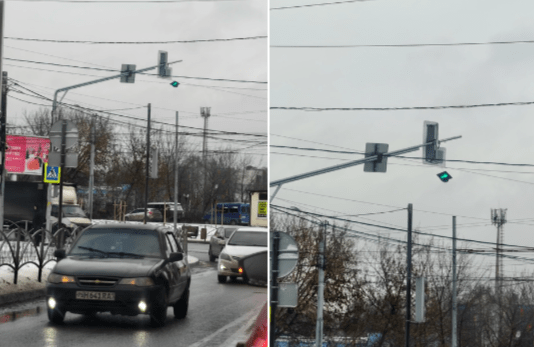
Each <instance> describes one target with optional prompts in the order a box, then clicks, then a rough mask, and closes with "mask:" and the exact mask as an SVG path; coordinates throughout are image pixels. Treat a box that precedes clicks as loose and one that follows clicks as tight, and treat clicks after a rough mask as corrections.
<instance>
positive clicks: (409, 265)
mask: <svg viewBox="0 0 534 347" xmlns="http://www.w3.org/2000/svg"><path fill="white" fill-rule="evenodd" d="M412 214H413V206H412V204H408V246H407V247H408V250H407V257H406V263H407V264H406V269H407V271H406V272H407V275H406V331H405V344H404V346H405V347H410V320H411V319H412Z"/></svg>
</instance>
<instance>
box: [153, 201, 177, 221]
mask: <svg viewBox="0 0 534 347" xmlns="http://www.w3.org/2000/svg"><path fill="white" fill-rule="evenodd" d="M147 205H148V207H152V208H157V209H158V210H159V212H161V218H162V220H165V221H166V222H173V221H174V202H172V201H168V202H149V203H148V204H147ZM176 207H177V208H176V222H179V221H180V219H181V218H183V217H184V209H183V208H182V205H181V204H180V203H177V204H176Z"/></svg>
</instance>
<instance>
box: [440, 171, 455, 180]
mask: <svg viewBox="0 0 534 347" xmlns="http://www.w3.org/2000/svg"><path fill="white" fill-rule="evenodd" d="M438 177H439V179H440V180H441V181H442V182H449V180H450V179H451V178H452V176H451V175H450V174H449V173H448V172H447V171H443V172H440V173H439V174H438Z"/></svg>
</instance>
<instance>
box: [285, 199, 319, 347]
mask: <svg viewBox="0 0 534 347" xmlns="http://www.w3.org/2000/svg"><path fill="white" fill-rule="evenodd" d="M291 209H292V210H294V211H298V212H302V213H306V214H308V215H309V216H310V217H314V218H317V217H316V216H313V215H311V214H309V213H308V212H305V211H302V210H300V209H299V208H298V207H296V206H292V207H291ZM317 219H318V220H319V222H320V223H321V226H322V230H321V232H320V233H319V264H318V265H319V266H318V267H319V285H318V287H317V324H316V327H315V346H316V347H322V346H323V306H324V298H323V297H324V270H325V239H326V226H327V224H328V221H327V220H324V221H323V222H321V220H320V219H319V218H317Z"/></svg>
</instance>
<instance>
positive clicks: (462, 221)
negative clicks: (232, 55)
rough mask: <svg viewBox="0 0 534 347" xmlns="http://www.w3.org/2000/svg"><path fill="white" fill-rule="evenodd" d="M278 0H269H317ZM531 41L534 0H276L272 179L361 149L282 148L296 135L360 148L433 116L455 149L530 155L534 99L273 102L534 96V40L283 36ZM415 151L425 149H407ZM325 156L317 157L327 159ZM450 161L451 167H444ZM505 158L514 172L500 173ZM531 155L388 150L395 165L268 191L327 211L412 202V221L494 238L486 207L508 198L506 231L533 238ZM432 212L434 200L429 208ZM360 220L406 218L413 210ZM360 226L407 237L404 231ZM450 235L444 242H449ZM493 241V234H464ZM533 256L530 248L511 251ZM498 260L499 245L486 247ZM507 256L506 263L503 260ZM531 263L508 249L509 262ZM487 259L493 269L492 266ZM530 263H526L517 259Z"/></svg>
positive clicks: (311, 142) (393, 142)
mask: <svg viewBox="0 0 534 347" xmlns="http://www.w3.org/2000/svg"><path fill="white" fill-rule="evenodd" d="M309 3H310V2H309V1H304V0H299V1H287V0H284V1H281V0H272V1H271V4H270V6H271V8H277V7H287V6H293V5H295V6H296V5H302V4H309ZM519 40H534V4H532V2H529V1H513V2H501V1H481V0H475V1H469V2H465V1H446V2H445V1H441V2H438V1H402V2H395V1H387V0H377V1H365V2H352V3H347V4H340V5H329V6H316V7H304V8H302V7H301V8H293V9H283V10H271V13H270V44H271V50H270V85H271V86H270V88H271V93H270V105H271V107H274V108H276V109H272V110H271V113H270V144H271V152H270V153H271V155H270V170H271V171H270V174H271V181H272V180H278V179H282V178H286V177H289V176H292V175H296V174H299V173H304V172H308V171H311V170H315V169H319V168H323V167H327V166H331V165H336V164H340V163H343V162H345V161H348V160H351V159H352V160H353V159H359V158H362V157H363V156H362V155H358V154H341V153H331V152H320V151H309V150H307V151H305V150H295V149H283V148H276V147H273V146H294V147H305V148H319V149H329V150H339V151H357V152H364V151H365V144H366V143H367V142H375V143H388V144H389V149H390V150H396V149H402V148H405V147H409V146H413V145H417V144H420V143H421V142H422V137H423V122H424V121H425V120H429V121H435V122H439V128H440V130H439V133H440V138H446V137H452V136H456V135H461V136H462V138H461V139H458V140H454V141H450V142H447V143H443V144H442V147H445V148H446V149H447V158H448V159H456V160H469V161H478V162H498V163H515V164H530V165H534V158H533V154H532V152H533V151H532V149H533V148H534V137H533V136H532V129H534V116H533V115H534V105H525V106H503V107H481V108H464V109H444V110H403V111H393V110H390V111H358V110H352V111H321V112H311V111H302V110H280V109H277V108H279V107H316V108H362V107H363V108H395V107H417V106H445V105H474V104H486V103H502V102H520V101H525V102H528V101H534V87H533V86H534V84H533V83H532V81H534V65H533V64H532V59H533V57H534V44H532V43H517V44H501V45H498V44H491V45H490V44H486V45H461V46H426V47H353V48H281V47H274V46H282V45H285V46H298V45H310V46H311V45H400V44H422V43H426V44H430V43H433V44H435V43H464V42H492V41H519ZM406 156H410V157H421V156H422V151H417V152H413V153H410V154H406ZM319 157H320V158H319ZM443 170H447V172H449V173H450V174H451V175H452V177H453V179H452V180H450V181H449V182H448V183H443V182H441V181H440V180H439V179H438V177H437V176H436V175H437V174H438V173H439V172H441V171H443ZM501 171H508V172H501ZM533 193H534V167H533V166H530V167H529V166H526V167H517V166H504V165H495V164H492V165H488V164H473V163H463V162H448V163H447V167H446V168H445V169H443V168H440V167H434V166H430V165H423V164H422V160H421V159H418V160H414V159H400V158H392V159H389V160H388V167H387V173H367V172H365V173H364V172H363V165H360V166H356V167H352V168H349V169H343V170H341V171H337V172H333V173H328V174H324V175H321V176H317V177H314V178H308V179H304V180H302V181H299V182H294V183H288V184H286V185H284V186H283V187H282V189H281V190H280V192H279V193H278V195H277V196H276V198H275V200H274V201H273V204H276V205H281V206H286V207H290V206H298V207H299V208H300V209H301V210H305V211H310V212H315V213H324V214H326V215H349V214H352V215H355V214H365V213H375V212H385V211H392V210H396V209H398V208H405V207H407V205H408V204H409V203H412V204H413V207H414V224H413V225H414V228H418V229H420V230H421V231H426V232H430V233H434V234H437V235H446V236H451V235H452V216H453V215H456V216H458V217H457V223H458V228H457V232H458V237H462V238H467V239H475V240H482V241H488V242H495V239H496V227H495V226H493V225H491V221H490V211H491V209H492V208H503V209H508V211H507V217H508V223H507V224H505V226H504V243H506V244H512V245H530V246H534V242H533V241H532V240H533V239H534V238H532V236H531V234H532V233H533V232H534V211H533V207H532V206H533V203H532V201H533ZM430 212H434V213H430ZM364 218H367V219H363V218H359V219H358V220H359V221H362V222H367V223H372V224H379V225H387V226H394V227H400V228H406V225H407V213H406V211H405V210H403V211H398V212H391V213H385V214H377V215H369V216H364ZM355 229H356V230H361V231H367V232H371V233H374V234H377V233H380V234H381V235H384V236H387V235H389V236H390V237H394V238H397V239H403V240H405V239H406V234H405V233H403V232H395V231H387V230H384V229H380V228H377V227H364V226H355ZM446 246H447V247H450V241H448V240H447V241H446ZM468 246H469V247H471V248H484V249H489V248H490V246H489V245H477V244H469V245H468ZM512 254H513V255H518V256H525V257H532V258H534V257H533V256H532V254H531V253H512ZM489 261H490V262H494V258H491V259H490V260H489ZM507 264H508V265H507ZM512 264H523V263H522V262H518V261H506V262H505V266H506V268H505V275H506V276H508V275H511V274H512V273H513V271H514V270H519V268H518V267H513V266H512ZM488 268H490V269H491V268H492V267H491V265H490V266H489V267H488ZM521 268H523V269H524V267H521Z"/></svg>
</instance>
